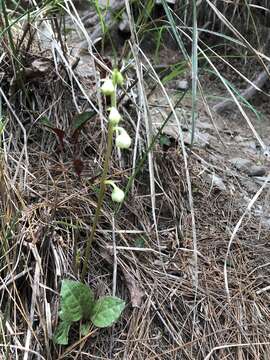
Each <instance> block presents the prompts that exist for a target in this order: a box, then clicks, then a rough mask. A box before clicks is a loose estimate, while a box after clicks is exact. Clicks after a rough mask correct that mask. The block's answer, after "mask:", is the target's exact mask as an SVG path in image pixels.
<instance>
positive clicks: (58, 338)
mask: <svg viewBox="0 0 270 360" xmlns="http://www.w3.org/2000/svg"><path fill="white" fill-rule="evenodd" d="M70 326H71V322H68V321H61V322H60V323H59V324H58V326H57V328H56V330H55V333H54V336H53V341H54V343H55V344H59V345H67V344H68V333H69V330H70Z"/></svg>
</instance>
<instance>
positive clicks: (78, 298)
mask: <svg viewBox="0 0 270 360" xmlns="http://www.w3.org/2000/svg"><path fill="white" fill-rule="evenodd" d="M60 295H61V311H60V313H59V317H60V319H62V320H63V321H69V322H72V321H78V320H81V319H84V320H88V319H89V318H90V312H91V309H92V307H93V304H94V295H93V292H92V290H91V289H90V288H89V287H88V286H86V285H84V284H82V283H80V282H78V281H73V280H63V281H62V287H61V293H60Z"/></svg>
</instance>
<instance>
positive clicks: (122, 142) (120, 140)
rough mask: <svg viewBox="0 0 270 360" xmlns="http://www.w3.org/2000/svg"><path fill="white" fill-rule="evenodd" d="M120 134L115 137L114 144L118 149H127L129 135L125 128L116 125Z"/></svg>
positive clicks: (129, 140) (129, 143) (129, 141)
mask: <svg viewBox="0 0 270 360" xmlns="http://www.w3.org/2000/svg"><path fill="white" fill-rule="evenodd" d="M116 129H117V130H119V131H120V134H119V135H117V136H116V138H115V145H116V146H117V147H118V148H120V149H128V148H129V147H130V145H131V137H130V136H129V135H128V133H127V132H126V130H125V129H123V128H120V127H117V128H116Z"/></svg>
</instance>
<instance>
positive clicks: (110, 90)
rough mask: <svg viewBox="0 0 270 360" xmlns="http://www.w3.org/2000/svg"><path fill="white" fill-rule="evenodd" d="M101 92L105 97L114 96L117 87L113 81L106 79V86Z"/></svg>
mask: <svg viewBox="0 0 270 360" xmlns="http://www.w3.org/2000/svg"><path fill="white" fill-rule="evenodd" d="M101 91H102V92H103V94H104V95H106V96H109V95H112V94H113V93H114V91H115V87H114V85H113V82H112V80H111V79H105V81H104V84H103V85H102V86H101Z"/></svg>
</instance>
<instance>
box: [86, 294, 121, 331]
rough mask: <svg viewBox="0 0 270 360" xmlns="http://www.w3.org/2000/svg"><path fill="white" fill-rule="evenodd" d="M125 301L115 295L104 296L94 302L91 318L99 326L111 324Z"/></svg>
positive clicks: (118, 314)
mask: <svg viewBox="0 0 270 360" xmlns="http://www.w3.org/2000/svg"><path fill="white" fill-rule="evenodd" d="M124 308H125V302H124V301H123V300H121V299H119V298H117V297H113V296H104V297H101V298H100V299H98V300H97V302H96V303H95V305H94V307H93V310H92V315H91V320H92V322H93V324H94V325H95V326H97V327H99V328H103V327H107V326H111V325H112V324H113V323H114V322H115V321H116V320H117V319H118V318H119V316H120V315H121V313H122V311H123V310H124Z"/></svg>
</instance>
